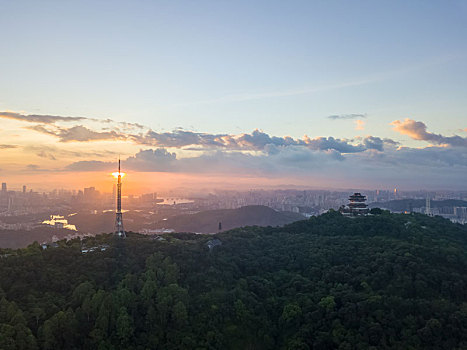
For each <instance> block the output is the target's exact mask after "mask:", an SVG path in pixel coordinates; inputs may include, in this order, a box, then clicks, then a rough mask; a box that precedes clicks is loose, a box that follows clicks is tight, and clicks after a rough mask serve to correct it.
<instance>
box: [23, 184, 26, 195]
mask: <svg viewBox="0 0 467 350" xmlns="http://www.w3.org/2000/svg"><path fill="white" fill-rule="evenodd" d="M23 193H26V185H23Z"/></svg>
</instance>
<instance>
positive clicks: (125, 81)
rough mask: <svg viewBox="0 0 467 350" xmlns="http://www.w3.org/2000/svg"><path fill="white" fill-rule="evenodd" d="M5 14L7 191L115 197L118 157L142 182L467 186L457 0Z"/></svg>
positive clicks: (105, 7)
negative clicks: (80, 191)
mask: <svg viewBox="0 0 467 350" xmlns="http://www.w3.org/2000/svg"><path fill="white" fill-rule="evenodd" d="M0 18H1V19H2V21H3V23H5V26H6V27H8V28H11V30H8V31H4V32H3V33H1V34H0V37H1V38H2V42H4V43H5V45H6V47H8V48H9V50H8V53H7V54H5V55H2V56H1V57H0V74H1V75H2V78H3V80H4V82H5V83H4V84H2V86H0V96H1V98H0V121H1V122H2V124H1V127H0V139H1V141H0V181H2V182H7V183H9V184H11V186H14V187H17V188H21V186H22V185H27V186H28V188H29V187H32V188H37V189H39V190H51V189H52V188H57V187H58V188H67V189H71V188H84V187H89V186H96V188H98V189H100V190H105V191H109V190H108V189H110V188H111V186H112V181H113V179H112V177H111V176H110V173H111V172H112V171H113V168H112V167H113V164H114V163H115V161H116V160H117V159H118V156H119V155H121V157H122V164H123V165H124V166H125V169H127V170H128V172H129V176H128V178H126V183H125V186H126V188H127V189H128V190H129V191H130V192H134V193H144V192H149V191H152V190H158V189H160V188H165V189H173V188H180V187H187V188H191V187H196V188H209V187H211V188H223V187H224V188H242V189H247V188H260V187H265V188H274V187H281V186H282V187H285V188H286V187H287V186H289V187H294V186H296V187H302V188H314V189H320V188H321V189H345V188H359V189H375V188H380V189H393V188H399V189H402V190H411V189H412V190H417V189H426V190H429V189H434V190H443V189H446V190H466V189H467V183H466V182H465V176H466V174H467V158H466V154H467V152H466V151H467V115H466V110H467V101H466V100H465V98H464V96H465V95H466V94H467V84H465V76H466V75H467V59H466V58H467V44H466V42H465V40H463V39H464V38H465V36H466V34H467V26H466V25H465V23H467V6H466V4H465V2H463V1H454V2H450V3H448V4H447V3H445V2H442V1H433V2H430V3H426V2H423V1H414V2H410V3H406V2H402V1H395V2H391V3H387V4H375V3H371V2H367V1H357V2H353V3H352V4H349V3H347V2H344V1H335V2H329V3H326V4H322V3H318V2H303V1H294V2H292V3H289V4H285V3H282V2H276V1H272V2H262V1H260V2H257V3H255V4H253V5H252V4H250V3H247V2H242V1H240V2H235V3H218V2H211V1H202V2H197V3H192V2H188V1H181V2H177V3H160V2H149V1H142V2H139V3H138V5H133V4H132V3H130V2H128V1H115V2H112V4H111V5H110V4H104V3H94V2H88V1H84V2H80V4H79V5H78V4H77V3H71V2H67V3H60V2H48V3H47V4H40V5H39V3H36V2H32V1H17V2H4V3H2V12H1V14H0ZM17 23H22V24H21V25H20V26H18V25H17ZM31 53H33V54H31Z"/></svg>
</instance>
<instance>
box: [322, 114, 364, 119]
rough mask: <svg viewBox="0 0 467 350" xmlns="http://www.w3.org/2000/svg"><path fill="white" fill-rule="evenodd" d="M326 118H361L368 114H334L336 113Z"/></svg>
mask: <svg viewBox="0 0 467 350" xmlns="http://www.w3.org/2000/svg"><path fill="white" fill-rule="evenodd" d="M326 118H328V119H332V120H341V119H344V120H345V119H361V118H366V114H334V115H329V116H327V117H326Z"/></svg>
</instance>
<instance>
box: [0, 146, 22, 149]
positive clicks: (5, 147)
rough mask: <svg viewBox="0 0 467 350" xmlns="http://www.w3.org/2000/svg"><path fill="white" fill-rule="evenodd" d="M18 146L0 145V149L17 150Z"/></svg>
mask: <svg viewBox="0 0 467 350" xmlns="http://www.w3.org/2000/svg"><path fill="white" fill-rule="evenodd" d="M18 147H19V146H18V145H0V149H10V148H18Z"/></svg>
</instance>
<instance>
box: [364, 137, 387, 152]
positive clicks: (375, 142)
mask: <svg viewBox="0 0 467 350" xmlns="http://www.w3.org/2000/svg"><path fill="white" fill-rule="evenodd" d="M391 141H392V140H391ZM363 144H364V145H365V147H366V148H367V149H375V150H377V151H380V152H383V147H384V141H383V140H382V139H380V138H379V137H374V136H368V137H365V139H364V140H363Z"/></svg>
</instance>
